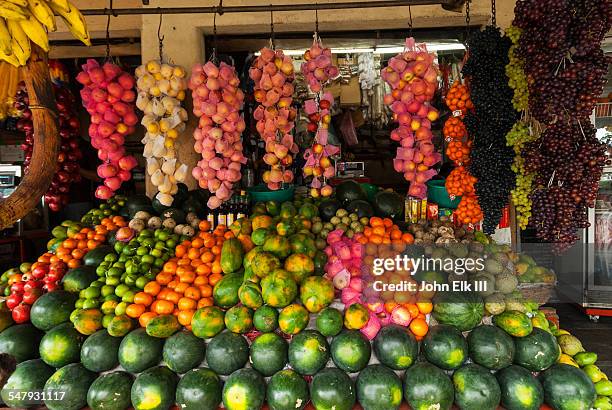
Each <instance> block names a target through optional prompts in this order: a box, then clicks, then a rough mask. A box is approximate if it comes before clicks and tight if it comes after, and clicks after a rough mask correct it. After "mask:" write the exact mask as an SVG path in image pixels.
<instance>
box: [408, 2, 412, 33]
mask: <svg viewBox="0 0 612 410" xmlns="http://www.w3.org/2000/svg"><path fill="white" fill-rule="evenodd" d="M408 37H412V7H410V5H408Z"/></svg>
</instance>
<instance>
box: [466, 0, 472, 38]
mask: <svg viewBox="0 0 612 410" xmlns="http://www.w3.org/2000/svg"><path fill="white" fill-rule="evenodd" d="M471 1H472V0H467V1H466V2H465V43H466V44H467V43H468V38H469V37H470V20H471V16H470V3H471Z"/></svg>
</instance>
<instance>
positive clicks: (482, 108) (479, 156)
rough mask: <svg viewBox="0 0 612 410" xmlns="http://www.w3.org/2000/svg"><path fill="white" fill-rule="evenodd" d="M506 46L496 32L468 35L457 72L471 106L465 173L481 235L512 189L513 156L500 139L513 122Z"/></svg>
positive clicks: (489, 230) (491, 226) (491, 28)
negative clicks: (466, 83) (480, 218)
mask: <svg viewBox="0 0 612 410" xmlns="http://www.w3.org/2000/svg"><path fill="white" fill-rule="evenodd" d="M510 44H511V42H510V40H509V39H508V38H506V37H502V35H501V32H500V30H499V28H497V27H494V26H487V27H486V28H485V29H484V30H482V31H479V32H476V33H473V34H472V35H471V37H470V41H469V46H470V54H469V58H468V60H467V62H466V64H465V65H464V67H463V75H464V77H466V78H468V79H469V84H470V97H471V99H472V103H473V104H474V110H473V111H470V112H468V113H467V114H466V116H465V120H464V123H465V126H466V128H467V131H468V134H469V135H470V137H471V138H472V140H473V143H472V152H471V155H470V158H471V161H470V164H469V166H468V170H469V172H470V174H472V175H473V176H474V177H475V178H476V179H477V182H476V183H475V190H476V195H477V197H478V204H479V205H480V208H481V209H482V212H483V217H484V219H483V231H484V232H485V233H493V232H494V231H495V229H496V227H497V225H498V223H499V221H500V218H501V215H502V209H503V208H504V207H505V206H506V205H507V204H508V199H509V196H510V191H511V190H512V188H514V185H515V177H514V172H513V171H512V163H513V160H514V152H513V151H512V149H511V148H510V147H508V146H506V134H508V132H509V131H510V129H511V128H512V126H513V125H514V123H515V121H516V119H517V113H516V111H515V110H514V108H513V106H512V96H513V93H512V89H511V88H510V87H509V86H508V78H507V77H506V65H507V64H508V50H509V48H510Z"/></svg>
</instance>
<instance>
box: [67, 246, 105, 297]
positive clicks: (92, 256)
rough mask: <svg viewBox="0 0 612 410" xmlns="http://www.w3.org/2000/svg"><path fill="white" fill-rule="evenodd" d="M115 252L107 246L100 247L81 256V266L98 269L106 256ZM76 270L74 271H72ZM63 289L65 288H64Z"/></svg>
mask: <svg viewBox="0 0 612 410" xmlns="http://www.w3.org/2000/svg"><path fill="white" fill-rule="evenodd" d="M114 252H115V250H114V249H113V247H112V246H109V245H100V246H98V247H96V248H94V249H92V250H90V251H89V252H87V253H86V254H85V256H83V265H85V266H93V267H98V266H99V265H100V264H101V263H102V262H103V261H104V258H105V257H106V255H108V254H109V253H114ZM73 270H76V269H73ZM64 289H65V288H64Z"/></svg>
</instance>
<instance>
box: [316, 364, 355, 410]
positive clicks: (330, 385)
mask: <svg viewBox="0 0 612 410" xmlns="http://www.w3.org/2000/svg"><path fill="white" fill-rule="evenodd" d="M310 398H311V400H312V403H313V404H314V406H315V408H316V409H317V410H351V409H352V408H353V406H354V405H355V399H356V394H355V385H354V384H353V381H352V380H351V378H350V377H348V375H347V374H346V373H344V372H343V371H342V370H340V369H336V368H333V367H328V368H326V369H323V370H321V371H320V372H318V373H317V374H315V376H314V377H313V378H312V383H311V384H310Z"/></svg>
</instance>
